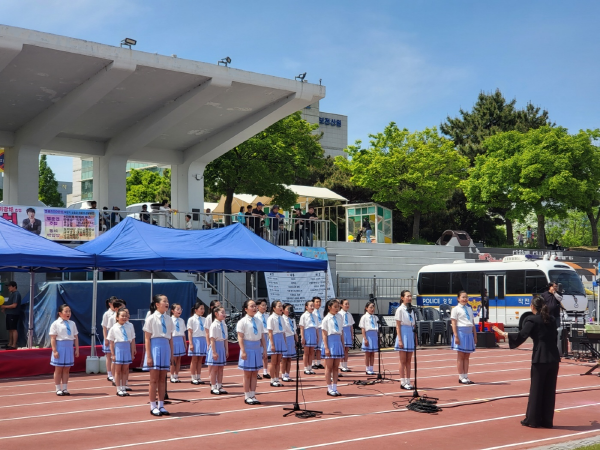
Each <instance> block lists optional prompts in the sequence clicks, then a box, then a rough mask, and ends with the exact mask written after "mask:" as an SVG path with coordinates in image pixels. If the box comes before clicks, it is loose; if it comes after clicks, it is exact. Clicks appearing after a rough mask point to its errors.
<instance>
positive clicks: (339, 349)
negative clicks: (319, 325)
mask: <svg viewBox="0 0 600 450" xmlns="http://www.w3.org/2000/svg"><path fill="white" fill-rule="evenodd" d="M327 346H328V347H329V353H330V356H327V354H326V353H325V347H323V353H322V354H321V356H322V357H323V359H340V358H343V357H344V356H345V353H344V345H343V344H342V335H341V334H330V335H329V336H327Z"/></svg>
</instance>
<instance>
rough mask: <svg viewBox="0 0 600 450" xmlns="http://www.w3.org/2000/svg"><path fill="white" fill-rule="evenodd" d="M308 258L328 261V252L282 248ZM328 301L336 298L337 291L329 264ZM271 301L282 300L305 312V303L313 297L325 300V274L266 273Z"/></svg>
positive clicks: (305, 248)
mask: <svg viewBox="0 0 600 450" xmlns="http://www.w3.org/2000/svg"><path fill="white" fill-rule="evenodd" d="M281 248H283V249H285V250H287V251H289V252H292V253H296V254H297V255H301V256H305V257H307V258H315V259H321V260H325V261H327V250H326V249H324V248H322V247H290V246H285V247H281ZM327 277H328V278H329V280H328V283H329V284H328V289H327V299H330V298H334V297H335V289H334V286H333V280H332V278H331V270H329V262H327ZM265 280H266V282H267V290H268V292H269V300H270V301H274V300H281V301H282V302H284V303H290V304H292V305H294V309H295V310H296V311H304V303H305V302H306V301H307V300H310V299H312V298H313V297H315V296H316V297H321V299H323V300H325V273H323V272H295V273H289V272H265Z"/></svg>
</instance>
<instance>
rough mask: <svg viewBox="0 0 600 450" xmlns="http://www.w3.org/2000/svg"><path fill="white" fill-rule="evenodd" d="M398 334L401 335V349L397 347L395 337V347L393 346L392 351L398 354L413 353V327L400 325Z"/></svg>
mask: <svg viewBox="0 0 600 450" xmlns="http://www.w3.org/2000/svg"><path fill="white" fill-rule="evenodd" d="M400 334H401V335H402V345H403V347H402V348H400V347H398V336H396V345H395V346H394V350H396V351H399V352H414V351H415V334H414V332H413V327H411V326H410V325H401V326H400Z"/></svg>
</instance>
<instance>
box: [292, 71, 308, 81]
mask: <svg viewBox="0 0 600 450" xmlns="http://www.w3.org/2000/svg"><path fill="white" fill-rule="evenodd" d="M305 78H306V72H304V73H301V74H300V75H298V76H297V77H295V78H294V79H296V80H298V81H300V82H303V81H304V79H305Z"/></svg>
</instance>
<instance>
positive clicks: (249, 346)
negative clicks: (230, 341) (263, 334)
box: [238, 341, 263, 372]
mask: <svg viewBox="0 0 600 450" xmlns="http://www.w3.org/2000/svg"><path fill="white" fill-rule="evenodd" d="M260 342H261V341H244V348H245V349H246V359H242V353H241V352H240V359H239V361H238V368H239V369H242V370H243V371H246V372H256V371H257V370H258V369H262V368H263V362H262V357H263V349H262V347H261V346H260Z"/></svg>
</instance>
